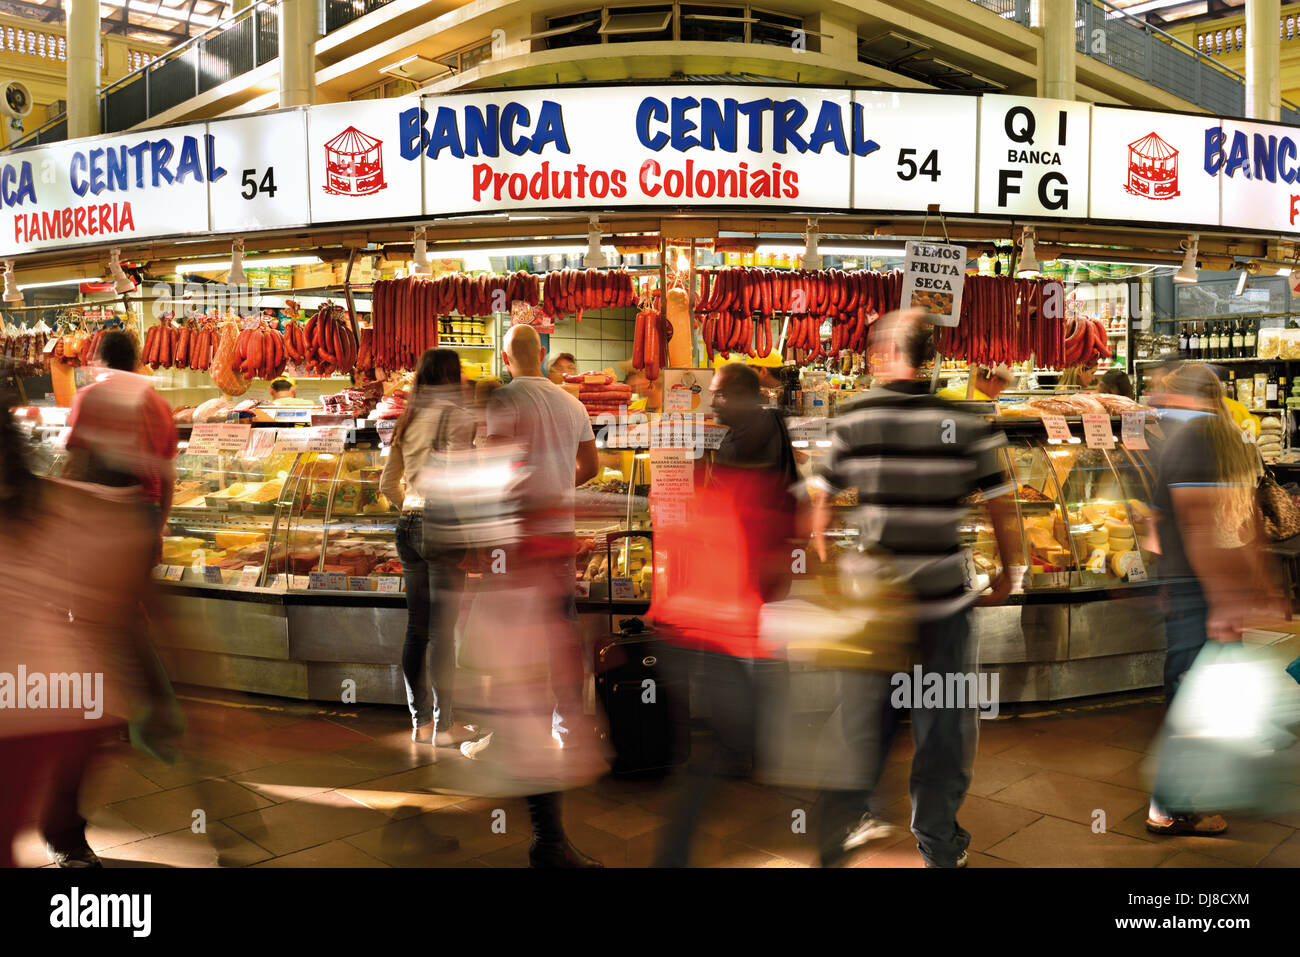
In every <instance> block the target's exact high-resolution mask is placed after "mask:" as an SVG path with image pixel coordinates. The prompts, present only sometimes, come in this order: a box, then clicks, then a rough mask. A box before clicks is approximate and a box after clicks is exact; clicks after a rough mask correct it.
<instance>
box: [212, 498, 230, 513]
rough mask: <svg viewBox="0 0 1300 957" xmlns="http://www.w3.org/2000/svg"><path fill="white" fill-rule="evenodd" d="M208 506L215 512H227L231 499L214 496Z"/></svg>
mask: <svg viewBox="0 0 1300 957" xmlns="http://www.w3.org/2000/svg"><path fill="white" fill-rule="evenodd" d="M208 508H210V509H212V510H213V511H214V512H225V511H229V509H230V500H229V499H226V498H213V499H212V502H211V503H210V504H209V505H208Z"/></svg>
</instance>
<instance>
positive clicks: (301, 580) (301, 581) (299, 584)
mask: <svg viewBox="0 0 1300 957" xmlns="http://www.w3.org/2000/svg"><path fill="white" fill-rule="evenodd" d="M289 580H290V582H292V586H293V590H294V591H305V590H306V589H308V588H310V587H311V578H310V576H308V575H294V576H293V577H292V578H290V579H289Z"/></svg>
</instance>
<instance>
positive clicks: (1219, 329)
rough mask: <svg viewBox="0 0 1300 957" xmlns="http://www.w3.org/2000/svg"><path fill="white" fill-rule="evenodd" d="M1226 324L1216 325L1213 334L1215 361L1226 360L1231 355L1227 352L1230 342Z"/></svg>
mask: <svg viewBox="0 0 1300 957" xmlns="http://www.w3.org/2000/svg"><path fill="white" fill-rule="evenodd" d="M1227 327H1228V324H1227V323H1226V322H1220V323H1218V324H1217V326H1216V329H1215V332H1214V357H1215V358H1216V359H1227V358H1228V357H1229V356H1231V355H1232V353H1231V352H1230V351H1229V345H1230V343H1231V341H1232V339H1231V336H1229V335H1228V328H1227Z"/></svg>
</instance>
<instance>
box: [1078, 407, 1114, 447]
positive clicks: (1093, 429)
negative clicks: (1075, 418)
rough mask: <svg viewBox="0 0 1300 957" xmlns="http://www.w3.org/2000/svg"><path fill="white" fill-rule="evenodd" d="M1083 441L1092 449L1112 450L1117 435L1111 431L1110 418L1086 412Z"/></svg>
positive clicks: (1097, 413) (1098, 413)
mask: <svg viewBox="0 0 1300 957" xmlns="http://www.w3.org/2000/svg"><path fill="white" fill-rule="evenodd" d="M1083 439H1084V441H1085V442H1086V443H1087V444H1088V448H1090V449H1112V448H1114V447H1115V433H1114V432H1112V431H1111V430H1110V416H1109V415H1104V414H1102V413H1100V412H1086V413H1084V416H1083Z"/></svg>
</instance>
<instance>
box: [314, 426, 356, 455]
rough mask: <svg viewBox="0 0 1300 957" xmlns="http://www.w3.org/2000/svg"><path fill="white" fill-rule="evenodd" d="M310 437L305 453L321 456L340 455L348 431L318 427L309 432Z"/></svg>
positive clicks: (331, 427)
mask: <svg viewBox="0 0 1300 957" xmlns="http://www.w3.org/2000/svg"><path fill="white" fill-rule="evenodd" d="M310 431H311V433H312V435H311V437H310V438H309V439H308V440H307V451H308V452H318V453H321V454H323V455H341V454H342V453H343V445H344V443H345V442H346V441H347V437H348V430H347V429H346V428H342V427H336V426H320V427H318V428H314V429H311V430H310Z"/></svg>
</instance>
